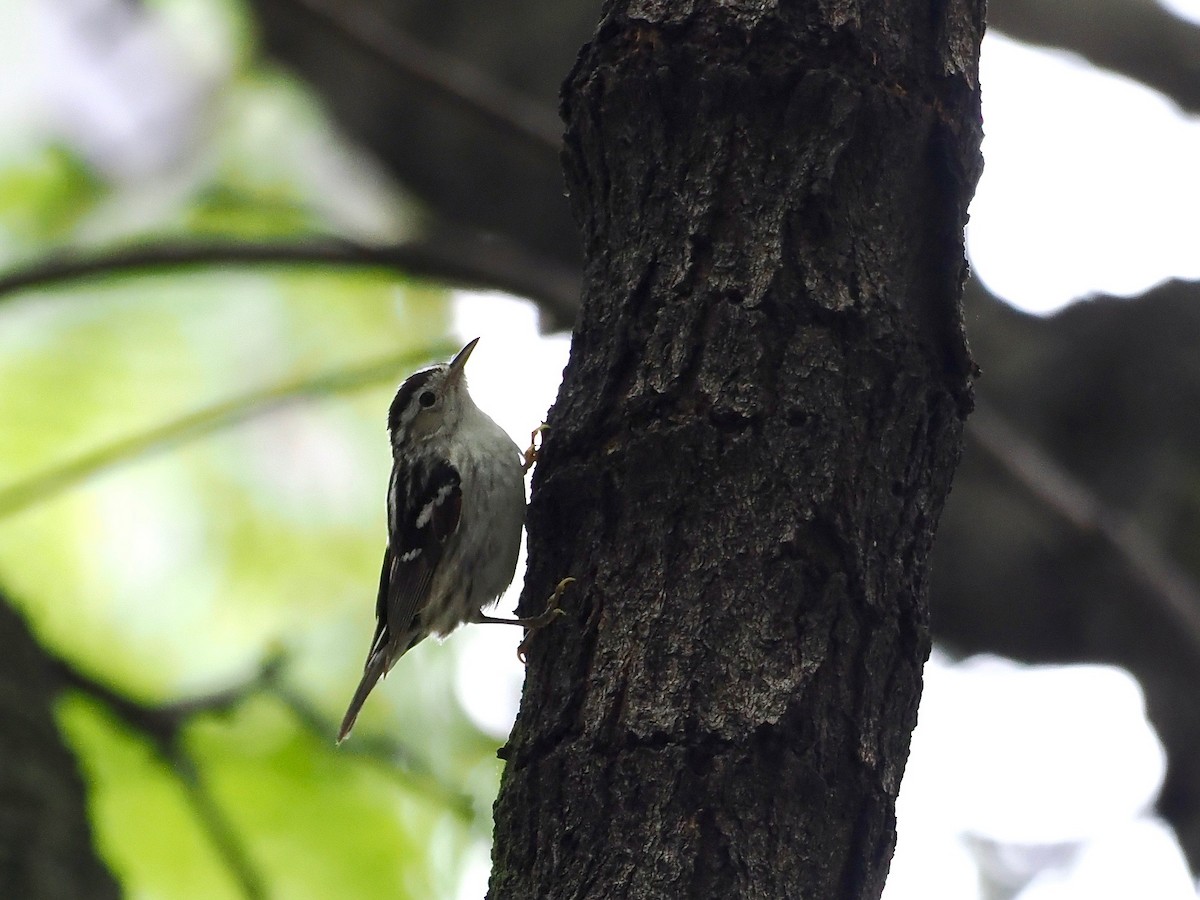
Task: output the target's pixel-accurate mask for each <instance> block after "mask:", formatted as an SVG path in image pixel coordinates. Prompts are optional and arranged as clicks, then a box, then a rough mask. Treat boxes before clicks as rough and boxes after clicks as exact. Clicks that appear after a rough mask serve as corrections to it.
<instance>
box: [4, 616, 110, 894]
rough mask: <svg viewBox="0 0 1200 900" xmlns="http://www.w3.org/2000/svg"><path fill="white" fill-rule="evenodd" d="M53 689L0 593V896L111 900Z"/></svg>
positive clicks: (42, 663)
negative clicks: (55, 709)
mask: <svg viewBox="0 0 1200 900" xmlns="http://www.w3.org/2000/svg"><path fill="white" fill-rule="evenodd" d="M57 691H58V685H57V683H56V681H55V679H54V678H53V676H52V674H51V669H50V666H49V665H48V661H47V659H46V657H45V655H44V653H43V651H42V650H41V648H40V647H38V645H37V643H36V642H35V641H34V639H33V637H32V636H31V635H30V634H29V630H28V629H27V628H26V627H25V623H24V622H23V621H21V618H20V617H19V616H18V615H17V614H16V613H15V612H14V611H13V610H12V608H11V607H9V606H8V604H7V600H6V599H5V598H4V597H3V595H0V798H3V799H2V800H0V897H14V898H15V897H27V898H31V900H38V898H52V897H71V898H79V900H107V898H116V897H117V896H119V892H118V890H117V885H116V883H115V882H114V881H113V879H112V876H111V875H110V874H109V873H108V870H107V869H105V868H104V865H103V864H102V863H101V862H100V861H99V860H98V859H97V858H96V852H95V850H94V849H93V847H92V839H91V829H90V827H89V825H88V818H87V805H86V801H85V797H84V791H83V784H82V782H81V781H80V778H79V773H78V770H77V769H76V767H75V759H74V757H73V756H72V755H71V754H70V752H69V751H68V750H67V749H66V747H64V746H63V743H62V737H61V735H60V734H59V731H58V727H57V726H56V725H55V722H54V716H53V713H52V703H53V701H54V698H55V696H56V695H57Z"/></svg>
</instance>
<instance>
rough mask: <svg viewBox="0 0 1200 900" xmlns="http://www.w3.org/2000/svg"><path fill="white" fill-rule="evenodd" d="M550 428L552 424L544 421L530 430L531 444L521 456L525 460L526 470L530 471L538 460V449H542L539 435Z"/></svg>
mask: <svg viewBox="0 0 1200 900" xmlns="http://www.w3.org/2000/svg"><path fill="white" fill-rule="evenodd" d="M549 430H550V426H549V425H547V424H546V423H545V422H543V423H542V424H541V425H539V426H538V427H537V428H535V429H533V431H531V432H529V446H528V447H526V448H525V452H524V453H522V454H521V457H522V458H523V459H524V460H525V465H524V471H526V472H528V471H529V470H530V469H532V468H533V464H534V463H535V462H537V458H538V451H540V450H541V449H542V447H541V441H539V440H538V437H539V436H540V435H543V434H545V433H546V432H547V431H549Z"/></svg>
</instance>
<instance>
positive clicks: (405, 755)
mask: <svg viewBox="0 0 1200 900" xmlns="http://www.w3.org/2000/svg"><path fill="white" fill-rule="evenodd" d="M271 695H272V696H273V697H276V698H277V699H278V700H280V701H281V702H282V703H283V704H284V706H286V707H287V708H288V709H289V710H290V711H291V713H292V715H293V716H295V717H296V720H297V721H299V722H300V724H301V725H303V726H304V727H305V728H307V729H308V731H310V732H312V733H313V734H316V735H320V736H321V737H324V738H326V739H327V740H328V741H329V742H330V745H331V746H333V745H334V741H333V736H334V735H335V734H337V723H336V722H335V721H333V720H332V719H327V718H325V716H323V715H321V713H320V712H319V711H318V710H317V709H316V707H314V706H313V705H312V704H311V703H310V702H309V701H308V700H306V699H305V698H304V697H302V696H301V695H300V694H298V693H297V692H296V691H293V690H291V689H290V688H288V687H287V686H286V685H284V684H281V683H279V682H276V683H274V684H273V685H272V686H271ZM337 752H338V753H339V754H349V755H350V756H354V757H357V758H359V759H365V760H371V761H373V762H377V763H383V764H385V765H386V766H387V772H388V774H389V775H392V776H396V777H398V778H399V779H400V781H401V782H402V783H403V784H404V786H405V787H407V788H409V789H410V790H414V791H417V792H420V793H422V794H425V795H426V796H428V797H431V798H432V799H433V800H435V801H436V802H438V803H439V804H441V805H442V806H443V807H445V808H446V809H448V810H449V811H450V812H452V813H453V814H454V815H455V816H457V817H458V818H459V819H460V820H462V821H463V822H465V823H467V824H469V825H473V824H475V823H476V821H477V820H478V818H479V817H478V814H477V810H476V808H475V802H474V800H473V799H472V797H471V796H470V795H469V794H466V793H463V792H462V791H460V790H458V789H457V788H454V787H452V786H451V785H449V784H446V783H445V782H444V781H442V780H441V779H439V778H438V777H437V775H436V774H434V772H433V770H432V769H431V768H430V766H429V764H428V763H426V762H425V761H424V760H422V759H420V758H418V757H417V755H416V754H415V753H413V752H412V751H411V750H410V749H409V748H408V747H406V746H404V745H403V744H401V743H400V742H399V741H394V740H389V739H387V738H381V737H372V736H366V735H360V734H358V733H355V735H354V740H353V741H349V742H347V743H343V744H341V745H338V749H337Z"/></svg>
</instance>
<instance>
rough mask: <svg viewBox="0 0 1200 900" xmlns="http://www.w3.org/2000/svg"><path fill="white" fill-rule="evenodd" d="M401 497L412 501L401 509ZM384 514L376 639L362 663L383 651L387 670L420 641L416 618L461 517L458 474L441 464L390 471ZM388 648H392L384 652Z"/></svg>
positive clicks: (395, 468)
mask: <svg viewBox="0 0 1200 900" xmlns="http://www.w3.org/2000/svg"><path fill="white" fill-rule="evenodd" d="M406 497H411V498H415V499H416V501H417V502H415V503H412V504H411V505H409V504H406V503H405V500H404V498H406ZM388 510H389V513H388V546H387V550H386V551H384V554H383V568H382V570H381V571H380V573H379V595H378V597H377V599H376V602H375V637H374V640H373V641H372V642H371V653H370V654H368V657H367V660H368V665H369V664H370V660H371V658H372V657H373V656H374V655H375V654H376V653H379V652H380V651H385V652H388V655H389V656H393V657H394V658H392V659H389V660H388V664H389V667H390V664H391V663H393V662H395V660H396V659H398V658H399V657H400V656H401V655H402V654H403V653H404V651H406V650H407V649H408V648H409V646H410V642H412V641H413V639H414V638H416V639H419V638H420V637H423V636H424V635H423V634H421V633H420V630H419V629H418V628H417V627H416V622H415V619H416V616H417V614H418V613H419V612H420V611H421V608H422V607H423V606H424V605H425V603H426V602H427V601H428V599H429V590H430V586H431V584H432V582H433V573H434V572H435V571H436V569H437V564H438V560H440V559H441V556H442V551H443V549H444V548H445V546H446V542H447V541H448V540H449V539H450V537H451V536H452V535H453V534H454V532H455V530H456V529H457V528H458V521H459V516H460V514H461V512H462V479H461V478H460V477H459V474H458V470H457V469H455V468H454V466H452V465H451V464H450V463H449V462H448V461H446V460H440V461H439V462H437V463H436V464H435V465H433V466H432V467H429V468H425V469H422V468H420V467H413V468H412V469H401V467H400V466H395V467H393V469H392V478H391V483H390V484H389V486H388ZM406 635H407V637H404V636H406ZM401 642H402V643H401ZM389 644H392V645H393V646H391V647H390V648H388V645H389ZM385 648H388V649H387V650H385Z"/></svg>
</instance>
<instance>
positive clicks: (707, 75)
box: [489, 0, 983, 900]
mask: <svg viewBox="0 0 1200 900" xmlns="http://www.w3.org/2000/svg"><path fill="white" fill-rule="evenodd" d="M982 30H983V3H982V0H951V2H946V3H933V4H931V3H928V2H921V3H918V2H906V0H898V2H888V3H884V2H882V0H874V2H872V0H861V2H858V3H855V2H836V0H827V2H812V3H804V4H798V3H782V2H781V3H778V4H775V3H770V2H766V0H763V2H756V3H749V2H746V3H723V4H715V3H702V2H688V0H654V2H651V0H640V2H639V0H616V2H610V3H608V4H607V5H606V9H605V14H604V19H603V21H602V22H601V24H600V28H599V31H598V32H597V35H596V37H595V39H594V40H593V41H592V43H591V44H589V45H588V46H587V47H585V48H584V50H583V51H582V53H581V55H580V58H579V61H578V62H577V64H576V66H575V69H574V71H573V72H572V73H571V75H570V77H569V78H568V80H567V83H566V86H565V88H564V115H565V118H566V122H567V139H566V154H565V163H566V172H567V184H568V188H569V191H570V195H571V200H572V203H573V206H574V210H575V214H576V216H577V218H578V220H579V222H580V223H581V225H582V229H583V236H584V249H585V254H586V274H585V284H584V297H583V308H582V312H581V317H580V320H579V323H578V325H577V327H576V332H575V339H574V345H573V348H572V355H571V361H570V363H569V364H568V366H567V369H566V372H565V374H564V381H563V385H562V389H561V391H560V394H559V398H558V401H557V403H556V404H555V406H554V409H553V410H552V411H551V415H550V421H549V424H550V432H549V438H548V440H547V442H546V447H545V451H544V454H543V456H542V460H541V462H540V463H539V465H538V470H537V473H536V475H535V479H534V492H533V501H532V505H531V508H530V517H529V550H530V554H529V559H530V567H529V573H528V576H527V580H526V591H525V595H524V597H523V600H522V608H523V611H532V610H534V608H535V607H537V606H538V605H539V604H540V603H541V602H542V601H543V600H544V597H545V595H546V594H547V593H548V592H549V590H550V587H551V586H552V585H553V584H554V582H555V581H556V580H557V579H559V578H561V577H563V576H565V575H573V576H575V577H576V578H577V579H578V581H577V584H576V585H575V586H574V587H573V588H571V591H572V592H573V593H570V594H568V597H567V601H566V603H565V604H564V605H565V607H566V608H567V610H568V612H569V613H570V615H569V617H568V618H566V619H564V620H562V621H561V622H560V623H559V624H557V625H555V626H554V627H553V628H550V629H548V630H547V631H545V632H543V633H541V634H539V636H538V637H537V639H536V640H535V642H534V644H533V648H532V652H531V655H530V664H529V671H528V676H527V679H526V684H525V693H524V697H523V701H522V707H521V712H520V715H519V718H518V721H517V724H516V726H515V728H514V730H513V734H512V737H511V739H510V741H509V744H508V745H507V747H506V748H505V750H504V751H503V752H504V755H505V757H506V758H507V759H508V767H507V770H506V772H505V775H504V780H503V784H502V787H501V791H500V796H499V798H498V800H497V804H496V837H495V841H496V843H495V850H494V871H493V875H492V883H491V890H490V893H489V896H490V897H492V898H496V900H499V898H520V900H528V898H533V897H537V898H549V897H572V898H606V900H609V898H618V897H636V898H652V897H665V898H680V897H700V898H709V897H780V898H782V897H787V898H804V897H807V898H819V900H831V898H860V897H877V896H878V895H879V893H880V891H881V890H882V887H883V883H884V879H885V877H886V874H887V869H888V863H889V861H890V858H891V853H892V848H893V845H894V842H895V828H894V825H895V820H894V802H895V798H896V793H897V790H898V788H899V785H900V778H901V775H902V774H903V771H904V764H905V760H906V758H907V754H908V743H909V734H910V732H911V730H912V727H913V725H914V723H915V717H916V708H917V701H918V699H919V696H920V688H921V666H922V663H923V662H924V660H925V657H926V655H927V652H928V648H929V631H928V610H927V606H926V596H927V586H928V580H929V552H930V546H931V544H932V541H933V534H934V530H935V527H936V524H937V520H938V516H939V513H940V512H941V509H942V504H943V501H944V499H945V496H946V493H947V491H948V490H949V486H950V480H951V475H952V473H953V470H954V467H955V464H956V463H957V460H958V457H959V453H960V449H961V442H962V426H963V420H964V418H965V416H966V414H967V412H968V410H969V408H970V403H971V400H970V387H969V380H970V375H971V372H972V368H973V366H972V363H971V361H970V357H969V355H968V353H967V349H966V344H965V340H964V337H963V333H962V326H961V310H960V306H959V295H960V291H961V285H962V279H963V275H964V271H965V266H964V261H963V247H962V228H963V224H964V222H965V219H966V208H967V203H968V200H969V198H970V194H971V191H972V189H973V186H974V183H975V180H976V178H977V176H978V173H979V169H980V164H981V163H980V157H979V140H980V116H979V94H978V82H977V78H976V73H977V59H978V49H979V40H980V37H981V34H982Z"/></svg>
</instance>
